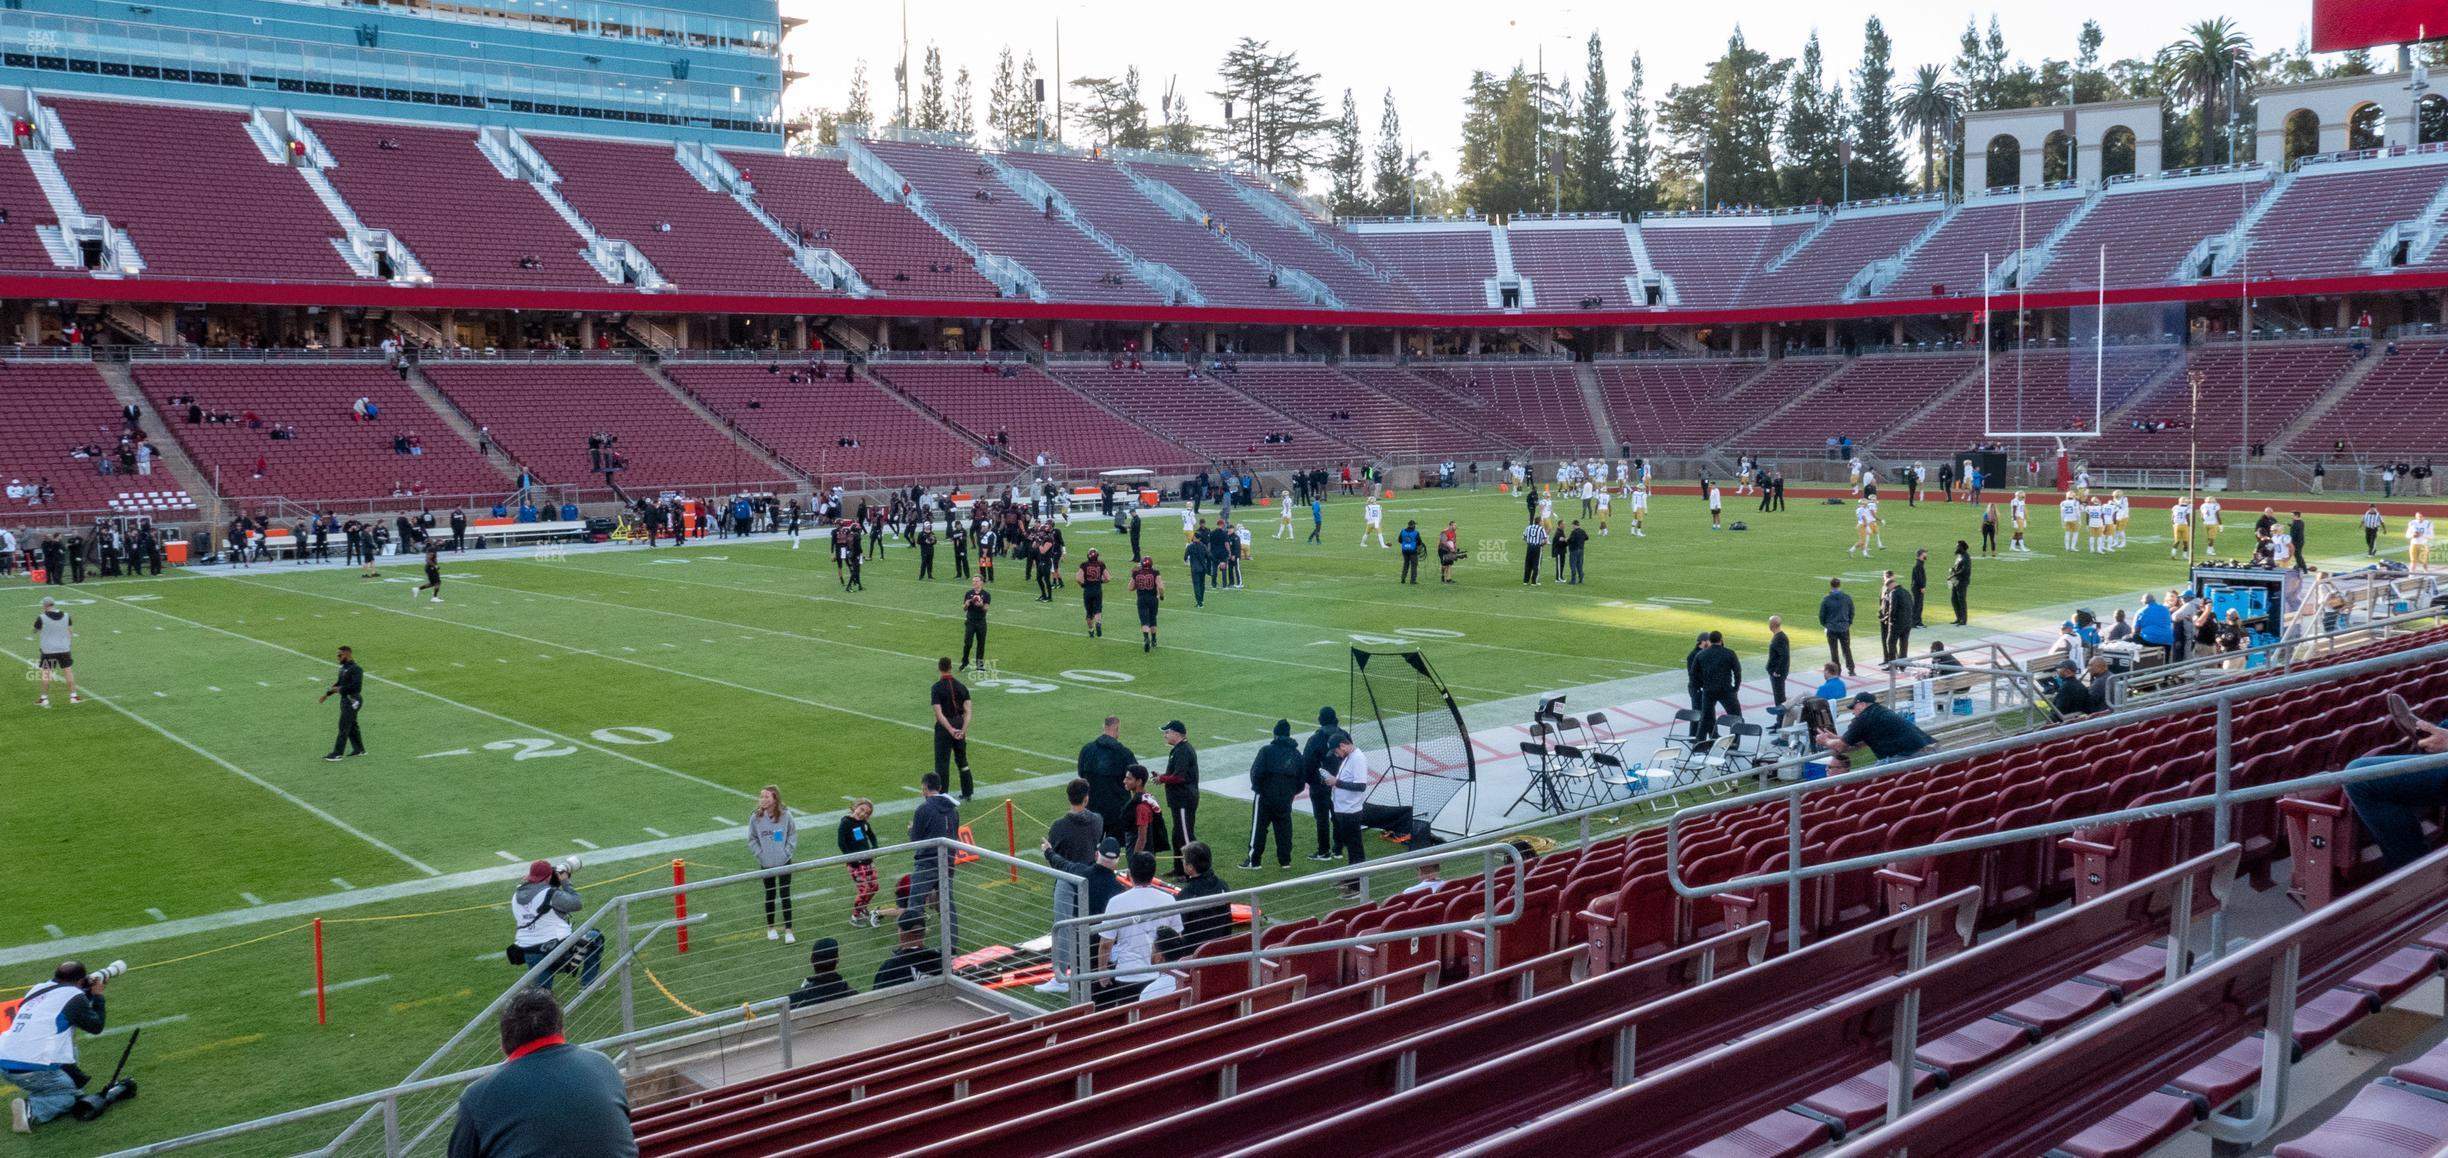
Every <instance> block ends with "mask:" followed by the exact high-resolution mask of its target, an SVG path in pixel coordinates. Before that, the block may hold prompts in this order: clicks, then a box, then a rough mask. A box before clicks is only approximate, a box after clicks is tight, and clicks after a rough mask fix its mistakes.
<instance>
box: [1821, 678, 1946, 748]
mask: <svg viewBox="0 0 2448 1158" xmlns="http://www.w3.org/2000/svg"><path fill="white" fill-rule="evenodd" d="M1816 739H1817V740H1818V743H1819V746H1820V747H1822V748H1825V749H1827V751H1828V753H1829V754H1830V755H1835V756H1842V755H1846V754H1847V753H1849V752H1850V751H1851V750H1852V749H1854V748H1856V747H1865V746H1866V747H1868V748H1869V749H1870V753H1871V754H1872V755H1874V756H1877V757H1878V758H1879V759H1880V760H1882V761H1885V760H1902V759H1905V758H1907V757H1910V756H1917V755H1920V754H1921V753H1923V752H1926V751H1928V750H1930V749H1931V748H1933V747H1936V746H1937V742H1936V741H1934V740H1932V739H1930V737H1929V733H1927V732H1924V731H1922V730H1921V729H1920V728H1919V727H1918V726H1916V725H1915V724H1914V723H1913V722H1912V721H1911V720H1908V719H1905V718H1904V717H1903V716H1902V715H1901V714H1899V713H1897V712H1896V710H1895V709H1893V708H1890V707H1888V706H1887V705H1885V704H1882V703H1880V702H1878V697H1877V696H1875V695H1872V694H1871V693H1869V692H1863V693H1861V694H1860V695H1857V696H1854V697H1853V722H1852V723H1851V724H1850V725H1847V726H1846V728H1845V730H1844V734H1843V735H1841V736H1839V735H1836V734H1835V733H1834V732H1822V733H1820V734H1819V735H1818V736H1817V737H1816Z"/></svg>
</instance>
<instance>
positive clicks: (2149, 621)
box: [2134, 603, 2176, 647]
mask: <svg viewBox="0 0 2448 1158" xmlns="http://www.w3.org/2000/svg"><path fill="white" fill-rule="evenodd" d="M2134 635H2136V636H2137V637H2139V638H2140V639H2141V640H2142V642H2144V643H2147V644H2151V645H2153V646H2156V647H2166V646H2168V645H2170V644H2172V643H2174V642H2176V618H2175V617H2174V616H2172V615H2170V614H2168V609H2167V608H2166V607H2165V606H2163V605H2161V604H2158V603H2145V604H2143V605H2142V610H2141V611H2140V612H2139V613H2137V614H2136V615H2135V616H2134Z"/></svg>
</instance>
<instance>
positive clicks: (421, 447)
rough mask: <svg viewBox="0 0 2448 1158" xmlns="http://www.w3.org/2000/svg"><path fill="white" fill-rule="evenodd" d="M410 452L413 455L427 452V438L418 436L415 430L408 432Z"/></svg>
mask: <svg viewBox="0 0 2448 1158" xmlns="http://www.w3.org/2000/svg"><path fill="white" fill-rule="evenodd" d="M408 453H410V454H412V455H422V454H424V453H425V440H424V439H421V438H418V437H417V435H416V432H415V431H410V432H409V433H408Z"/></svg>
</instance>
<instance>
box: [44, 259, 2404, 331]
mask: <svg viewBox="0 0 2448 1158" xmlns="http://www.w3.org/2000/svg"><path fill="white" fill-rule="evenodd" d="M2241 288H2243V287H2240V286H2239V285H2238V283H2236V282H2233V281H2215V282H2200V283H2196V284H2190V285H2158V286H2134V287H2127V288H2121V289H2111V290H2109V291H2108V292H2107V294H2106V298H2105V300H2106V301H2107V303H2108V304H2109V305H2143V304H2153V303H2166V304H2175V303H2186V302H2203V301H2221V300H2231V299H2233V298H2235V297H2236V296H2237V294H2238V292H2239V290H2240V289H2241ZM2249 288H2250V290H2251V292H2252V294H2253V295H2254V296H2255V297H2311V296H2321V297H2336V296H2343V295H2348V294H2384V293H2402V292H2406V291H2410V290H2429V289H2441V288H2448V267H2443V268H2440V269H2426V270H2408V271H2404V272H2400V273H2396V274H2390V275H2387V276H2377V277H2328V278H2293V279H2284V278H2280V279H2265V280H2259V281H2254V282H2251V283H2249ZM0 297H5V298H19V299H26V298H32V299H44V300H51V299H57V300H61V301H72V302H87V301H91V302H143V303H160V302H178V303H195V304H205V305H252V306H327V307H353V306H370V307H376V308H381V309H393V310H534V311H539V312H560V311H579V312H586V313H606V314H628V313H639V314H649V315H664V314H737V315H784V316H787V315H795V314H806V315H811V316H820V317H872V318H990V319H993V320H996V321H1036V320H1050V321H1074V322H1129V323H1139V322H1177V323H1195V324H1202V325H1221V326H1233V325H1254V326H1312V327H1319V328H1326V329H1337V328H1350V327H1430V328H1439V329H1515V328H1519V327H1523V326H1554V327H1561V328H1587V327H1593V326H1633V327H1654V326H1703V325H1729V324H1761V323H1775V322H1816V321H1831V320H1844V319H1859V318H1891V317H1908V316H1923V315H1933V314H1935V315H1950V314H1951V315H1959V316H1965V317H1969V316H1970V315H1971V314H1972V313H1973V312H1974V311H1977V310H1979V309H1980V308H1981V299H1980V298H1978V297H1949V298H1927V299H1915V298H1894V299H1880V300H1875V301H1857V302H1828V303H1825V304H1821V305H1810V306H1774V307H1757V308H1747V309H1725V308H1711V309H1681V308H1660V309H1644V310H1593V311H1587V312H1583V311H1574V310H1523V311H1514V312H1506V313H1494V312H1486V311H1476V312H1464V313H1455V312H1430V311H1400V310H1316V309H1246V308H1237V307H1229V306H1159V305H1146V306H1136V305H1111V304H1091V303H1076V304H1067V303H1063V302H1031V301H1013V300H998V301H987V302H980V301H921V300H915V299H903V298H846V297H839V296H835V295H818V294H807V295H792V296H783V295H765V294H722V293H658V294H643V293H637V292H634V291H619V290H610V289H606V290H602V291H596V290H512V289H461V288H454V287H442V286H422V287H406V286H394V285H390V284H387V283H386V284H374V283H346V284H340V283H307V282H249V281H179V280H172V279H166V278H132V279H102V278H82V277H60V276H53V275H41V274H37V275H25V274H16V275H0ZM2101 300H2102V298H2101V295H2100V294H2099V293H2098V292H2097V291H2091V290H2075V291H2061V292H2054V293H2034V294H2027V295H2023V296H2021V297H2016V296H2014V295H2010V294H2000V295H1994V296H1992V297H1991V298H1990V304H1991V306H1992V308H2009V306H2010V303H2019V304H2021V305H2022V306H2023V307H2025V308H2028V309H2040V310H2046V309H2065V308H2080V307H2083V306H2090V305H2096V304H2098V303H2099V302H2100V301H2101Z"/></svg>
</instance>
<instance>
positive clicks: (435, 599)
mask: <svg viewBox="0 0 2448 1158" xmlns="http://www.w3.org/2000/svg"><path fill="white" fill-rule="evenodd" d="M433 601H434V602H436V603H440V602H442V597H441V596H439V595H436V596H434V597H433Z"/></svg>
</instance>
